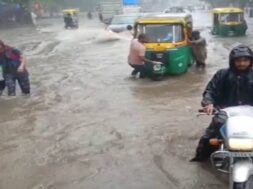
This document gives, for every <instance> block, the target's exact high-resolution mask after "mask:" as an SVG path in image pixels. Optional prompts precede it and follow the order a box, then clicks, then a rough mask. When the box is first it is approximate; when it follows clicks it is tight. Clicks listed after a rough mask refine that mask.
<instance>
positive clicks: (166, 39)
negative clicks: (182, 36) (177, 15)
mask: <svg viewBox="0 0 253 189" xmlns="http://www.w3.org/2000/svg"><path fill="white" fill-rule="evenodd" d="M172 41H173V35H172V29H170V30H169V31H168V32H167V35H166V36H165V37H164V38H163V39H162V42H172Z"/></svg>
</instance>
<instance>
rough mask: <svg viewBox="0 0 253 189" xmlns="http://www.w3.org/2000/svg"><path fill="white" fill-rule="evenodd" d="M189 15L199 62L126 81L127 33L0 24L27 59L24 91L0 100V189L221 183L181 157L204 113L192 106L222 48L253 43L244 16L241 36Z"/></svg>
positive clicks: (97, 27)
mask: <svg viewBox="0 0 253 189" xmlns="http://www.w3.org/2000/svg"><path fill="white" fill-rule="evenodd" d="M193 16H194V19H195V28H196V29H199V30H201V31H202V34H203V36H205V37H206V39H207V41H208V50H209V58H208V66H207V69H206V71H205V72H203V71H197V70H195V68H194V67H193V68H191V69H190V70H189V72H188V73H187V74H185V75H183V76H176V77H175V76H174V77H168V78H166V79H165V80H164V81H161V82H153V81H151V80H149V79H144V80H140V79H131V78H130V72H131V68H130V67H129V66H128V65H127V61H126V60H127V54H128V48H129V42H130V39H131V35H130V34H129V33H123V34H113V33H110V32H108V31H105V29H104V26H103V25H102V24H100V23H99V22H98V21H94V22H91V21H87V20H81V21H80V22H81V27H80V29H78V30H64V29H63V25H62V19H55V20H43V21H40V22H39V26H38V28H37V29H35V28H19V29H15V30H14V29H9V30H1V31H0V36H1V39H3V40H4V41H6V42H7V43H8V44H10V45H12V46H17V47H18V48H20V49H22V51H23V52H24V54H25V55H26V57H27V59H28V65H29V70H30V77H31V85H32V96H31V97H22V96H20V95H18V96H17V97H7V96H6V95H4V96H2V97H1V99H0V104H1V109H0V120H1V121H0V123H1V124H0V189H17V188H19V189H70V188H71V189H129V188H131V189H154V188H156V189H176V188H177V189H186V188H187V189H189V188H192V189H193V188H194V189H195V188H199V189H202V188H203V189H216V188H217V189H218V188H219V189H222V188H227V180H226V177H224V176H221V175H220V174H217V173H216V172H215V171H213V170H212V168H211V167H210V165H208V164H206V165H205V164H204V165H201V164H198V163H190V162H189V159H190V158H191V157H192V156H193V155H194V151H195V147H196V145H197V142H198V138H199V137H200V135H201V134H202V132H203V131H204V129H205V127H207V124H208V122H209V121H210V118H208V117H199V118H197V117H196V112H197V110H198V108H199V104H200V100H201V93H202V91H203V89H204V87H205V85H206V82H207V81H208V79H209V78H210V77H211V76H212V74H213V73H214V72H215V71H216V70H217V69H219V68H223V67H226V66H227V64H228V63H227V62H228V53H229V51H230V49H231V48H232V47H233V46H234V45H237V44H238V43H245V44H247V45H250V46H252V45H253V40H252V36H253V33H252V32H251V30H252V28H251V27H252V24H249V32H248V36H246V37H240V38H219V37H213V36H211V35H210V34H209V31H210V25H211V18H210V15H209V13H204V12H199V13H194V15H193ZM249 22H250V23H252V21H251V20H249Z"/></svg>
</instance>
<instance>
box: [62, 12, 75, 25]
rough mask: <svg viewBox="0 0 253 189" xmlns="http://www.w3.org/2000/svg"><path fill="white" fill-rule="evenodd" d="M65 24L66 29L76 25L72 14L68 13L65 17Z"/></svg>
mask: <svg viewBox="0 0 253 189" xmlns="http://www.w3.org/2000/svg"><path fill="white" fill-rule="evenodd" d="M64 22H65V27H72V26H73V25H74V21H73V18H72V17H71V14H70V13H68V14H67V15H66V16H65V17H64Z"/></svg>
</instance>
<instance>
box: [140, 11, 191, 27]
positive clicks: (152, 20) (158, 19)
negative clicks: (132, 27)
mask: <svg viewBox="0 0 253 189" xmlns="http://www.w3.org/2000/svg"><path fill="white" fill-rule="evenodd" d="M189 22H191V23H192V16H191V15H190V14H185V13H180V14H147V15H144V16H142V17H141V18H139V19H138V20H137V21H136V23H139V24H156V23H157V24H167V23H168V24H174V23H175V24H184V25H186V24H187V23H189Z"/></svg>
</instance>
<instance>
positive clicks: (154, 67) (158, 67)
mask: <svg viewBox="0 0 253 189" xmlns="http://www.w3.org/2000/svg"><path fill="white" fill-rule="evenodd" d="M161 68H162V66H161V65H160V64H157V65H154V66H153V69H154V71H159V70H160V69H161Z"/></svg>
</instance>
